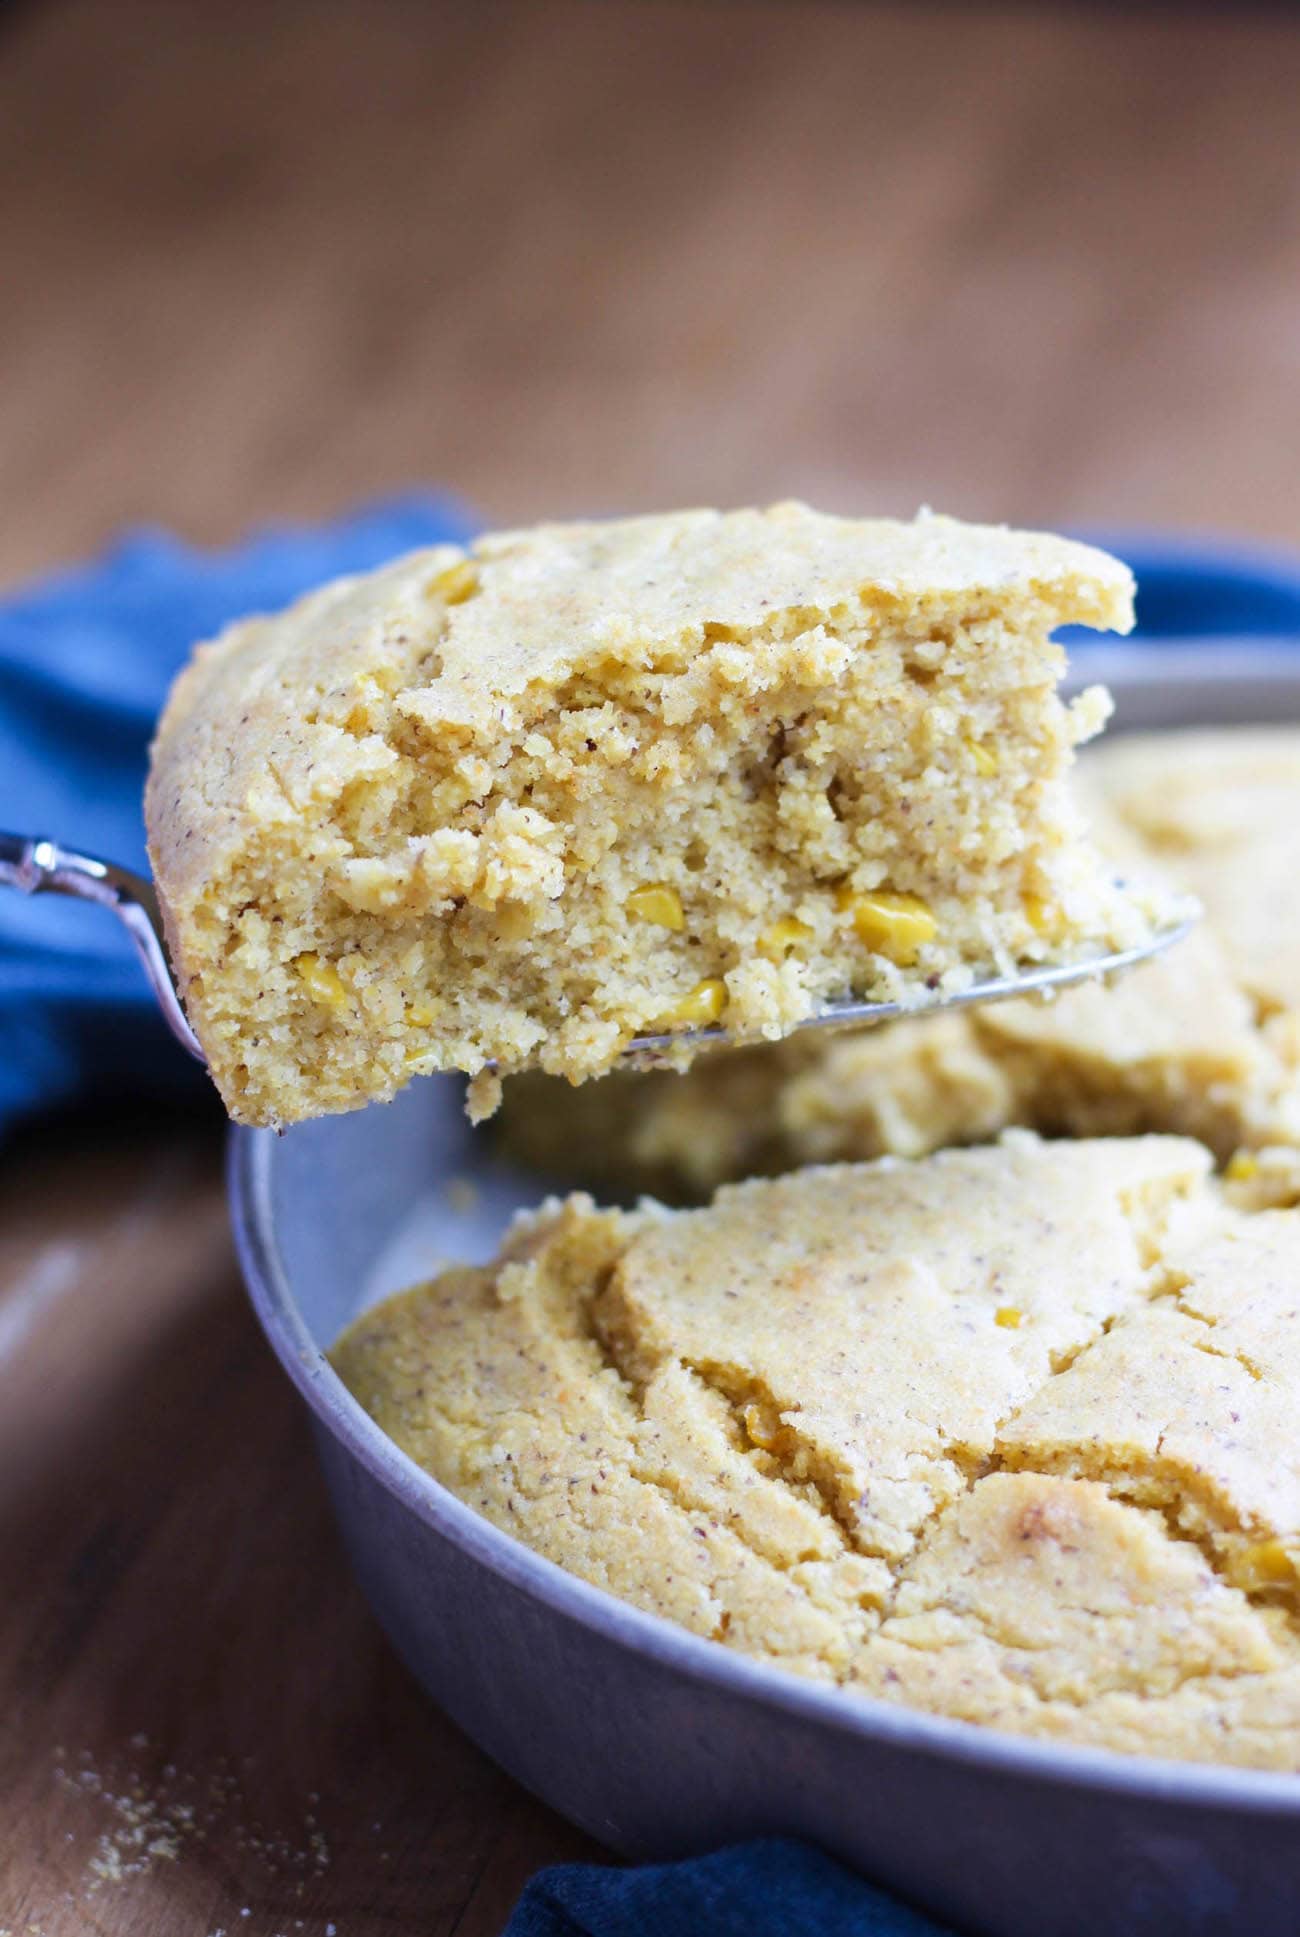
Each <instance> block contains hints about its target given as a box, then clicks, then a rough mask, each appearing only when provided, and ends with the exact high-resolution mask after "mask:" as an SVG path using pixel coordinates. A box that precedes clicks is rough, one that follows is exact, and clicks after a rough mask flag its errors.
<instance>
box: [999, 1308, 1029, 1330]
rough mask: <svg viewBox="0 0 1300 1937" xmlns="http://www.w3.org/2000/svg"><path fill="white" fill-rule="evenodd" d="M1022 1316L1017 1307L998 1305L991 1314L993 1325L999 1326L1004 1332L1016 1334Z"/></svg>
mask: <svg viewBox="0 0 1300 1937" xmlns="http://www.w3.org/2000/svg"><path fill="white" fill-rule="evenodd" d="M1024 1315H1025V1314H1024V1313H1023V1312H1022V1311H1021V1310H1020V1308H1019V1306H1017V1305H999V1306H998V1308H997V1310H996V1311H995V1312H994V1314H993V1323H994V1324H995V1325H1000V1326H1001V1327H1002V1329H1003V1331H1004V1332H1018V1331H1019V1330H1020V1321H1021V1319H1022V1318H1023V1317H1024Z"/></svg>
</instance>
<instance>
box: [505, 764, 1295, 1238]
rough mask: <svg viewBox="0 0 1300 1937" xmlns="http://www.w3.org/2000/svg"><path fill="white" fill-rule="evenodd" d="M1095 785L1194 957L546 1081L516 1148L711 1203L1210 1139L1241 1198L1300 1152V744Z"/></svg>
mask: <svg viewBox="0 0 1300 1937" xmlns="http://www.w3.org/2000/svg"><path fill="white" fill-rule="evenodd" d="M1075 786H1076V790H1077V792H1078V795H1079V798H1080V801H1081V803H1082V805H1083V807H1084V809H1085V811H1086V812H1087V815H1088V818H1089V822H1090V824H1091V826H1092V828H1093V829H1094V831H1095V833H1096V836H1097V839H1098V842H1099V844H1100V845H1101V846H1102V848H1103V849H1104V850H1105V851H1106V852H1107V853H1109V854H1110V855H1111V857H1112V858H1113V860H1114V861H1115V864H1116V866H1117V867H1118V868H1120V869H1122V870H1134V869H1136V870H1138V871H1140V872H1142V873H1144V874H1145V875H1147V876H1148V877H1150V876H1155V875H1159V876H1163V877H1164V878H1165V879H1166V880H1167V881H1168V882H1169V883H1170V884H1171V886H1172V887H1174V888H1177V889H1183V890H1190V891H1191V892H1193V893H1194V894H1196V895H1197V896H1198V897H1199V898H1200V900H1201V902H1202V904H1203V906H1204V909H1205V920H1204V922H1203V923H1202V925H1201V926H1200V928H1199V929H1198V930H1197V931H1196V932H1195V933H1194V934H1193V935H1192V936H1191V937H1190V938H1189V939H1188V940H1187V941H1185V942H1183V943H1180V945H1179V946H1178V947H1177V948H1175V949H1171V950H1169V952H1168V953H1167V954H1165V955H1161V956H1159V957H1157V958H1156V959H1155V960H1153V961H1151V962H1148V963H1145V964H1144V965H1143V966H1142V967H1141V968H1138V969H1135V970H1134V971H1133V972H1132V973H1131V974H1129V975H1126V976H1124V977H1123V978H1122V980H1119V981H1117V982H1116V983H1114V984H1113V985H1112V986H1111V987H1108V988H1103V987H1101V986H1099V985H1095V984H1089V985H1088V986H1086V987H1083V988H1079V989H1071V990H1067V991H1066V992H1064V993H1063V994H1062V995H1060V996H1059V997H1058V998H1057V999H1056V1001H1054V1002H1052V1003H1050V1004H1045V1003H1039V1002H1034V1003H1030V1002H1008V1003H999V1004H997V1005H995V1006H994V1007H991V1008H985V1009H980V1010H978V1011H976V1010H970V1011H954V1012H952V1013H950V1014H947V1015H943V1016H933V1017H921V1018H917V1019H916V1020H914V1021H908V1022H907V1023H905V1024H903V1025H901V1026H897V1027H894V1026H886V1027H883V1028H877V1029H872V1030H868V1031H860V1032H857V1033H854V1034H837V1035H834V1036H818V1035H803V1036H800V1037H797V1038H795V1039H793V1040H791V1041H790V1042H787V1043H780V1044H776V1045H773V1046H772V1047H770V1048H767V1047H760V1048H753V1049H745V1050H741V1051H738V1052H737V1053H735V1054H733V1055H729V1056H726V1057H721V1056H718V1057H713V1056H709V1057H702V1058H701V1059H700V1060H699V1061H698V1062H697V1063H696V1064H695V1065H694V1067H693V1068H692V1069H691V1070H690V1071H689V1072H688V1073H687V1074H686V1075H684V1076H680V1077H679V1076H673V1075H671V1074H662V1073H657V1074H649V1075H644V1076H630V1075H626V1074H619V1075H615V1076H613V1077H611V1078H610V1079H609V1081H608V1082H607V1083H604V1084H602V1085H599V1086H596V1085H592V1086H591V1087H589V1088H587V1089H583V1090H580V1091H571V1090H569V1089H568V1088H567V1087H566V1086H564V1085H562V1084H558V1083H555V1082H548V1081H547V1080H546V1079H545V1078H544V1077H538V1076H525V1077H521V1078H519V1079H518V1080H517V1081H515V1082H512V1083H510V1084H508V1085H507V1088H506V1096H505V1106H504V1109H503V1111H502V1117H501V1127H502V1130H503V1133H504V1134H505V1137H506V1139H507V1142H508V1146H509V1147H510V1149H511V1150H512V1152H513V1153H514V1154H516V1155H517V1156H519V1157H521V1158H522V1159H523V1160H524V1161H526V1162H529V1163H532V1164H533V1165H535V1166H538V1167H540V1168H543V1169H547V1168H549V1169H551V1170H552V1171H553V1172H554V1173H555V1174H559V1175H563V1176H564V1177H565V1178H566V1179H567V1180H568V1181H570V1182H579V1181H580V1182H582V1183H590V1184H595V1185H597V1186H604V1187H606V1188H618V1189H627V1188H628V1187H632V1188H634V1189H636V1188H642V1189H652V1190H657V1191H659V1192H662V1193H664V1194H667V1195H671V1196H673V1197H678V1198H681V1197H685V1198H688V1199H689V1198H700V1197H706V1196H707V1195H708V1194H709V1193H710V1192H711V1191H712V1190H713V1189H715V1188H716V1186H717V1185H718V1184H719V1183H721V1182H723V1181H725V1180H727V1179H730V1178H734V1177H740V1176H743V1175H750V1174H753V1173H754V1172H756V1171H769V1172H775V1171H781V1170H787V1169H791V1168H793V1167H794V1166H796V1165H798V1164H801V1163H826V1162H831V1161H836V1160H839V1159H845V1158H848V1159H859V1158H869V1157H875V1156H879V1155H882V1154H884V1153H886V1152H894V1153H896V1154H898V1155H900V1156H919V1155H921V1154H922V1153H923V1152H925V1151H927V1150H934V1149H938V1148H940V1147H942V1146H944V1145H947V1144H952V1143H978V1142H982V1141H985V1140H986V1139H988V1138H989V1137H993V1136H996V1135H997V1133H998V1131H999V1130H1001V1129H1003V1128H1004V1127H1005V1126H1007V1125H1009V1124H1021V1125H1025V1126H1027V1127H1029V1128H1031V1129H1035V1130H1039V1131H1041V1132H1042V1133H1043V1134H1045V1135H1051V1136H1061V1135H1071V1136H1131V1135H1138V1134H1142V1133H1144V1132H1148V1131H1163V1132H1173V1133H1175V1134H1178V1135H1185V1136H1194V1137H1197V1138H1199V1139H1200V1140H1201V1141H1202V1142H1204V1143H1207V1144H1208V1145H1209V1146H1210V1147H1211V1149H1213V1151H1214V1152H1215V1155H1216V1156H1217V1157H1218V1158H1219V1160H1220V1161H1221V1162H1226V1161H1229V1160H1231V1161H1232V1165H1233V1170H1234V1173H1235V1175H1236V1177H1237V1179H1238V1181H1245V1179H1246V1178H1247V1177H1249V1176H1255V1177H1257V1179H1258V1182H1259V1185H1260V1187H1261V1188H1264V1187H1265V1186H1267V1185H1268V1183H1269V1180H1270V1179H1276V1178H1278V1177H1279V1176H1281V1177H1282V1178H1283V1180H1284V1179H1285V1175H1286V1173H1287V1172H1288V1171H1289V1170H1290V1169H1293V1167H1294V1165H1295V1162H1296V1153H1297V1152H1298V1151H1300V889H1298V884H1300V728H1297V727H1294V726H1287V727H1277V728H1270V729H1261V728H1255V727H1250V728H1241V729H1232V728H1227V729H1218V730H1215V731H1209V732H1186V731H1173V732H1168V733H1162V734H1158V735H1155V734H1153V735H1145V734H1143V735H1133V736H1128V737H1122V738H1119V739H1114V740H1109V741H1107V742H1106V743H1105V744H1104V745H1103V746H1101V747H1097V748H1089V749H1088V750H1087V751H1086V752H1085V753H1084V755H1083V757H1082V759H1081V760H1080V762H1079V766H1078V769H1077V774H1076V777H1075Z"/></svg>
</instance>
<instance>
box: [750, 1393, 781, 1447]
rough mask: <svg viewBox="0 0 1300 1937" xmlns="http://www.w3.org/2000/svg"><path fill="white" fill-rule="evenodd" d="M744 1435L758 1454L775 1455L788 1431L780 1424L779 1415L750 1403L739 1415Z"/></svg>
mask: <svg viewBox="0 0 1300 1937" xmlns="http://www.w3.org/2000/svg"><path fill="white" fill-rule="evenodd" d="M741 1419H742V1421H743V1422H744V1427H745V1435H746V1437H747V1438H748V1440H749V1442H750V1444H751V1445H753V1446H757V1447H758V1449H759V1451H760V1452H763V1453H775V1452H776V1451H777V1450H778V1448H779V1447H780V1446H781V1445H782V1444H783V1442H784V1441H785V1440H786V1438H787V1436H788V1429H787V1428H786V1427H785V1426H784V1425H782V1423H781V1415H780V1413H778V1412H776V1411H774V1410H773V1408H772V1407H771V1406H761V1405H759V1404H757V1403H756V1402H755V1401H751V1402H750V1404H749V1405H747V1406H746V1407H745V1409H744V1411H743V1412H742V1413H741Z"/></svg>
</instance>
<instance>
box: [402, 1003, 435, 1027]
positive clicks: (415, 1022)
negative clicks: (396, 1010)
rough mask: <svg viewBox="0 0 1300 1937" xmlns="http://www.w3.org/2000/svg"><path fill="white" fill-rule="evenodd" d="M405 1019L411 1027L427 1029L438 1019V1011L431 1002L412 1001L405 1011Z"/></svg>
mask: <svg viewBox="0 0 1300 1937" xmlns="http://www.w3.org/2000/svg"><path fill="white" fill-rule="evenodd" d="M406 1020H407V1021H408V1022H409V1023H410V1025H411V1027H412V1029H427V1028H428V1027H429V1025H430V1023H432V1022H436V1021H437V1020H438V1011H437V1009H436V1008H435V1007H434V1006H433V1004H432V1003H431V1002H413V1003H412V1004H411V1006H410V1008H409V1009H408V1010H407V1012H406Z"/></svg>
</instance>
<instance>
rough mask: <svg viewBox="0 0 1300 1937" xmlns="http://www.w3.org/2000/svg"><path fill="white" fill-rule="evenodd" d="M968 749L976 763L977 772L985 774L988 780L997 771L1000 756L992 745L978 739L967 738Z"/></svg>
mask: <svg viewBox="0 0 1300 1937" xmlns="http://www.w3.org/2000/svg"><path fill="white" fill-rule="evenodd" d="M966 751H967V752H968V753H969V754H970V757H971V759H972V761H973V762H974V764H975V771H976V773H978V774H983V776H984V778H985V779H986V780H987V779H988V778H989V777H990V775H992V774H995V773H996V772H997V770H998V756H997V754H996V753H994V751H993V749H992V747H986V746H983V745H981V743H980V742H979V741H978V740H967V742H966Z"/></svg>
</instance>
